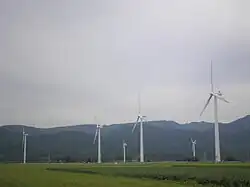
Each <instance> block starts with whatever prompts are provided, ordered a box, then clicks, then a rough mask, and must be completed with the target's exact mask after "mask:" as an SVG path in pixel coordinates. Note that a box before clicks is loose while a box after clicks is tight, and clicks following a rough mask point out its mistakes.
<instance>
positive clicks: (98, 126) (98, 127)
mask: <svg viewBox="0 0 250 187" xmlns="http://www.w3.org/2000/svg"><path fill="white" fill-rule="evenodd" d="M101 128H102V126H101V125H98V124H97V125H96V131H95V138H94V141H93V144H95V142H96V138H97V137H98V142H97V143H98V146H97V147H98V148H97V157H98V161H97V162H98V163H99V164H100V163H101V162H102V158H101Z"/></svg>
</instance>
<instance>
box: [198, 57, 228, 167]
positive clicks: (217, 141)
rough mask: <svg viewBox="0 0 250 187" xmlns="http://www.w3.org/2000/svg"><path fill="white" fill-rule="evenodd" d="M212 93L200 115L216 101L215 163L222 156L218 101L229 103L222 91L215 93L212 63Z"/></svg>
mask: <svg viewBox="0 0 250 187" xmlns="http://www.w3.org/2000/svg"><path fill="white" fill-rule="evenodd" d="M210 78H211V92H210V94H209V98H208V100H207V102H206V104H205V106H204V108H203V110H202V111H201V113H200V116H201V115H202V114H203V112H204V111H205V110H206V108H207V106H208V104H209V102H210V101H211V99H212V98H213V99H214V138H215V141H214V143H215V162H220V161H221V156H220V134H219V123H218V99H219V100H221V101H224V102H226V103H229V102H228V101H227V100H226V99H225V98H224V97H223V95H222V93H221V92H220V91H218V92H217V93H216V92H214V85H213V66H212V61H211V77H210Z"/></svg>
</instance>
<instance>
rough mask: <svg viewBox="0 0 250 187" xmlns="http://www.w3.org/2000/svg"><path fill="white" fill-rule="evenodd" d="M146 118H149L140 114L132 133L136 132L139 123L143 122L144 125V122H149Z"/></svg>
mask: <svg viewBox="0 0 250 187" xmlns="http://www.w3.org/2000/svg"><path fill="white" fill-rule="evenodd" d="M146 118H147V116H142V115H140V114H139V115H138V116H137V120H136V122H135V124H134V126H133V129H132V133H133V132H134V130H135V128H136V126H137V125H138V123H139V121H140V122H142V123H143V122H147V120H146Z"/></svg>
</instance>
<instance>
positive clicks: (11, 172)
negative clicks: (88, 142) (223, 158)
mask: <svg viewBox="0 0 250 187" xmlns="http://www.w3.org/2000/svg"><path fill="white" fill-rule="evenodd" d="M156 185H157V187H161V186H169V187H181V186H225V187H228V186H229V187H230V186H250V164H243V163H235V164H202V163H198V164H194V163H187V164H185V163H182V164H177V163H150V164H125V165H123V164H117V165H114V164H102V165H98V164H26V165H23V164H0V187H82V186H86V187H87V186H88V187H95V186H98V187H99V186H112V187H113V186H121V187H125V186H127V187H133V186H136V187H144V186H145V187H151V186H152V187H153V186H156Z"/></svg>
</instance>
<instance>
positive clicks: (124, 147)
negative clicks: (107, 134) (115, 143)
mask: <svg viewBox="0 0 250 187" xmlns="http://www.w3.org/2000/svg"><path fill="white" fill-rule="evenodd" d="M122 146H123V162H124V163H126V147H127V146H128V144H127V143H126V142H125V141H124V140H123V142H122Z"/></svg>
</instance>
